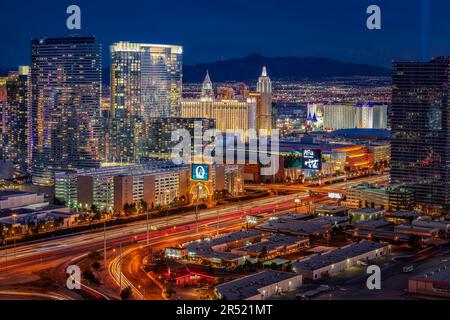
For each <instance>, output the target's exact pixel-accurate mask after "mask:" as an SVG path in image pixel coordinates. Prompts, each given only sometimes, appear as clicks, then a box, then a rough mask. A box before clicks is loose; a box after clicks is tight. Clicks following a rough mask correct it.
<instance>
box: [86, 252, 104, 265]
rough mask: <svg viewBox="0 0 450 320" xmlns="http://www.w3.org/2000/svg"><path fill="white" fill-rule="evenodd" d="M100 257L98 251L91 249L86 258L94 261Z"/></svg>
mask: <svg viewBox="0 0 450 320" xmlns="http://www.w3.org/2000/svg"><path fill="white" fill-rule="evenodd" d="M101 258H102V254H101V253H100V252H98V251H92V252H91V253H89V255H88V259H90V260H93V261H94V262H95V261H98V260H100V259H101Z"/></svg>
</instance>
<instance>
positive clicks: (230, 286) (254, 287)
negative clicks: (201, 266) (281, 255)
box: [216, 270, 297, 300]
mask: <svg viewBox="0 0 450 320" xmlns="http://www.w3.org/2000/svg"><path fill="white" fill-rule="evenodd" d="M296 276H297V275H296V274H295V273H290V272H280V271H273V270H266V271H263V272H260V273H257V274H254V275H250V276H247V277H244V278H240V279H237V280H233V281H230V282H227V283H224V284H221V285H218V286H217V287H216V290H217V291H218V292H219V293H220V294H221V295H222V297H224V298H225V299H226V300H245V299H248V298H251V297H254V296H256V295H259V294H261V292H259V291H258V290H260V289H262V288H265V287H267V286H270V285H273V284H276V283H279V282H281V281H285V280H288V279H291V278H294V277H296Z"/></svg>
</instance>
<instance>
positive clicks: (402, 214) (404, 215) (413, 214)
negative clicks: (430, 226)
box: [386, 211, 422, 219]
mask: <svg viewBox="0 0 450 320" xmlns="http://www.w3.org/2000/svg"><path fill="white" fill-rule="evenodd" d="M421 216H422V215H421V214H420V213H418V212H417V211H396V212H392V213H389V214H386V217H388V218H400V219H415V218H419V217H421Z"/></svg>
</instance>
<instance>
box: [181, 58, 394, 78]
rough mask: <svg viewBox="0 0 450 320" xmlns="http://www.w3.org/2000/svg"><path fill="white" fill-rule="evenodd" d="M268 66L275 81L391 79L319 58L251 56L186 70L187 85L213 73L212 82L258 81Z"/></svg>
mask: <svg viewBox="0 0 450 320" xmlns="http://www.w3.org/2000/svg"><path fill="white" fill-rule="evenodd" d="M262 66H266V67H267V70H268V73H269V76H270V77H271V78H272V79H275V80H303V79H321V78H331V77H352V76H389V75H390V73H391V71H390V70H389V69H386V68H382V67H377V66H371V65H365V64H357V63H343V62H340V61H337V60H333V59H328V58H317V57H305V58H299V57H273V58H269V57H264V56H262V55H260V54H250V55H248V56H246V57H244V58H240V59H229V60H224V61H217V62H213V63H203V64H197V65H194V66H185V67H184V72H183V73H184V82H188V83H189V82H201V81H203V79H204V77H205V72H206V70H209V73H210V75H211V79H212V80H213V82H214V81H216V82H221V81H249V80H253V81H255V80H256V79H257V78H258V76H259V75H260V74H261V70H262Z"/></svg>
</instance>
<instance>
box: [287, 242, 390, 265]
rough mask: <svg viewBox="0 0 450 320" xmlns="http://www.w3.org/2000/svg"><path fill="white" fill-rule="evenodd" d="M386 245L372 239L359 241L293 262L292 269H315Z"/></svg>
mask: <svg viewBox="0 0 450 320" xmlns="http://www.w3.org/2000/svg"><path fill="white" fill-rule="evenodd" d="M384 247H386V246H385V245H384V244H380V243H377V242H373V241H361V242H359V243H353V244H350V245H348V246H345V247H342V248H338V249H334V250H331V251H329V252H326V253H324V254H321V255H315V256H312V257H309V258H306V259H303V260H300V261H297V262H295V263H294V270H317V269H321V268H324V267H327V266H331V265H333V264H336V263H339V262H342V261H345V260H347V259H352V258H354V257H358V256H360V255H363V254H365V253H369V252H372V251H375V250H381V249H383V248H384Z"/></svg>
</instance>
